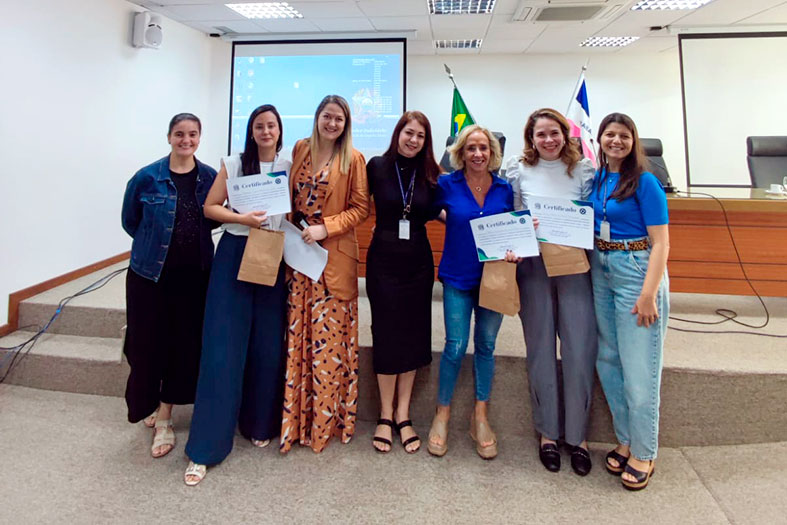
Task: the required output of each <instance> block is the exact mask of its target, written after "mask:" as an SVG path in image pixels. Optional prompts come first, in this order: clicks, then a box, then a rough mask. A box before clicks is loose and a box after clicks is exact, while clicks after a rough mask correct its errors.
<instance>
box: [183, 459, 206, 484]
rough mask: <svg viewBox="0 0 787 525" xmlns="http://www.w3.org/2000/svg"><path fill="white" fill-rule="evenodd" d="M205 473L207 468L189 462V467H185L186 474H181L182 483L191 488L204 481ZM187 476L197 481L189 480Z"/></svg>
mask: <svg viewBox="0 0 787 525" xmlns="http://www.w3.org/2000/svg"><path fill="white" fill-rule="evenodd" d="M207 473H208V467H207V466H206V465H200V464H199V463H194V462H193V461H189V466H188V467H186V473H185V474H183V482H184V483H185V484H186V485H188V486H189V487H193V486H195V485H198V484H199V482H200V481H202V480H203V479H205V474H207ZM189 476H194V477H195V478H197V479H189Z"/></svg>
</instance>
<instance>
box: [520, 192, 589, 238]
mask: <svg viewBox="0 0 787 525" xmlns="http://www.w3.org/2000/svg"><path fill="white" fill-rule="evenodd" d="M527 203H528V206H529V207H530V213H531V214H532V215H533V217H536V218H538V231H537V232H536V234H537V235H538V240H539V241H541V242H548V243H551V244H562V245H563V246H574V247H575V248H584V249H586V250H592V249H593V203H591V202H589V201H572V200H569V199H556V198H553V197H539V196H536V195H530V196H528V198H527Z"/></svg>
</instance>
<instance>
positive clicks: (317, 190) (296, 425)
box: [279, 95, 369, 453]
mask: <svg viewBox="0 0 787 525" xmlns="http://www.w3.org/2000/svg"><path fill="white" fill-rule="evenodd" d="M290 190H291V195H292V210H293V212H292V222H293V224H295V225H299V226H301V227H303V233H302V237H303V240H304V241H305V242H306V243H308V244H311V243H314V242H320V243H321V244H322V246H323V248H325V249H326V250H328V264H327V265H326V267H325V270H324V271H323V274H322V276H321V277H320V279H319V280H317V281H312V280H311V279H310V278H309V277H307V276H305V275H303V274H302V273H299V272H297V271H293V274H292V278H291V279H290V282H289V298H288V322H289V324H288V327H287V372H286V376H285V387H284V410H283V416H282V428H281V444H280V447H279V448H280V450H281V452H282V453H286V452H287V451H289V450H290V448H291V447H292V445H293V444H294V443H300V444H301V445H304V446H310V447H311V448H312V449H313V450H314V451H315V452H320V451H322V449H323V448H325V445H327V443H328V440H329V439H330V437H331V436H334V435H335V436H338V437H340V438H341V440H342V442H343V443H348V442H349V441H350V439H351V438H352V436H353V433H354V431H355V416H356V407H357V401H358V241H357V239H356V237H355V227H356V226H358V225H359V224H360V223H361V222H363V220H364V219H366V217H367V216H368V215H369V190H368V185H367V180H366V161H365V159H364V158H363V155H362V154H361V153H360V152H359V151H357V150H355V149H353V147H352V134H351V122H350V107H349V106H348V105H347V101H346V100H345V99H344V98H342V97H340V96H338V95H328V96H327V97H325V98H324V99H323V100H322V102H320V105H319V106H318V107H317V111H316V113H315V115H314V127H313V129H312V135H311V137H310V138H308V139H304V140H300V141H298V143H297V144H296V145H295V148H294V149H293V165H292V169H291V171H290Z"/></svg>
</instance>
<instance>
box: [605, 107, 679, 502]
mask: <svg viewBox="0 0 787 525" xmlns="http://www.w3.org/2000/svg"><path fill="white" fill-rule="evenodd" d="M598 142H599V144H600V145H601V151H600V152H599V161H600V163H599V172H598V174H597V175H596V180H595V181H594V185H593V191H592V193H591V200H592V201H593V206H594V209H595V222H596V224H595V234H596V250H595V251H594V252H593V259H592V264H591V272H592V279H593V297H594V303H595V308H596V322H597V324H598V332H599V338H598V360H597V362H596V369H597V371H598V376H599V379H600V381H601V386H602V387H603V389H604V395H605V396H606V398H607V403H608V404H609V409H610V412H612V421H613V425H614V427H615V435H616V437H617V440H618V446H617V447H616V448H615V449H614V450H612V451H611V452H609V454H607V459H606V468H607V470H608V471H609V472H611V473H613V474H621V482H622V483H623V486H624V487H626V488H628V489H631V490H640V489H643V488H645V487H646V486H647V484H648V481H649V480H650V476H651V475H652V474H653V467H654V464H653V462H654V460H655V459H656V454H657V451H658V428H659V390H660V387H661V367H662V353H663V348H664V336H665V334H666V331H667V318H668V316H669V279H668V277H667V256H668V254H669V231H668V229H667V224H668V222H669V221H668V216H667V197H666V194H665V193H664V189H663V188H662V186H661V183H660V182H659V181H658V179H657V178H656V177H655V176H654V175H653V174H652V173H649V172H647V171H645V166H646V162H647V160H646V158H645V155H644V153H643V152H642V148H641V146H640V142H639V136H638V134H637V128H636V126H635V125H634V122H633V121H632V120H631V118H630V117H628V116H627V115H623V114H621V113H612V114H610V115H607V116H606V117H605V118H604V120H603V121H602V122H601V125H600V126H599V133H598Z"/></svg>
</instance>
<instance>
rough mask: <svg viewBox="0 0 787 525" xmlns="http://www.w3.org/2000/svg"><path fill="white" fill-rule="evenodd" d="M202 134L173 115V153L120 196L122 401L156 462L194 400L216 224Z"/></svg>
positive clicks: (193, 122)
mask: <svg viewBox="0 0 787 525" xmlns="http://www.w3.org/2000/svg"><path fill="white" fill-rule="evenodd" d="M201 132H202V125H201V124H200V121H199V119H198V118H197V117H196V116H194V115H192V114H191V113H180V114H178V115H175V116H174V117H172V120H170V123H169V131H168V132H167V141H168V142H169V144H170V146H171V148H172V151H171V152H170V154H169V155H167V156H166V157H164V158H162V159H159V160H157V161H156V162H154V163H153V164H150V165H148V166H145V167H144V168H142V169H141V170H139V171H138V172H137V173H136V174H135V175H134V177H132V178H131V180H130V181H129V182H128V186H127V187H126V194H125V196H124V197H123V212H122V217H121V218H122V221H123V229H124V230H126V232H127V233H128V234H129V235H130V236H131V237H132V238H133V239H134V241H133V243H132V244H131V263H130V264H129V270H128V274H127V276H126V317H127V322H126V324H127V328H126V338H125V342H124V345H123V352H124V353H125V354H126V358H127V359H128V364H129V367H130V368H131V371H130V373H129V376H128V382H127V384H126V404H127V405H128V420H129V421H130V422H132V423H136V422H137V421H140V420H142V419H143V418H144V419H145V425H147V426H149V427H153V426H155V430H154V431H153V446H152V447H151V454H152V455H153V457H154V458H159V457H162V456H164V455H166V454H168V453H169V452H170V451H171V450H172V448H173V447H174V446H175V432H174V429H173V428H172V419H171V413H172V405H173V404H175V405H185V404H190V403H193V402H194V392H195V390H196V387H197V375H198V373H199V361H200V348H201V337H202V314H203V311H204V309H205V292H206V289H207V286H208V275H209V274H210V267H211V263H212V261H213V240H212V239H211V234H210V232H211V229H212V228H213V227H214V226H215V223H213V221H210V220H208V219H206V218H205V217H203V215H202V206H203V204H204V203H205V198H206V196H207V195H208V190H209V189H210V186H211V184H213V179H214V178H215V177H216V170H214V169H213V168H211V167H210V166H207V165H205V164H203V163H201V162H200V161H198V160H197V159H196V157H195V156H194V152H196V151H197V148H198V147H199V142H200V135H201ZM154 411H155V413H154Z"/></svg>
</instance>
